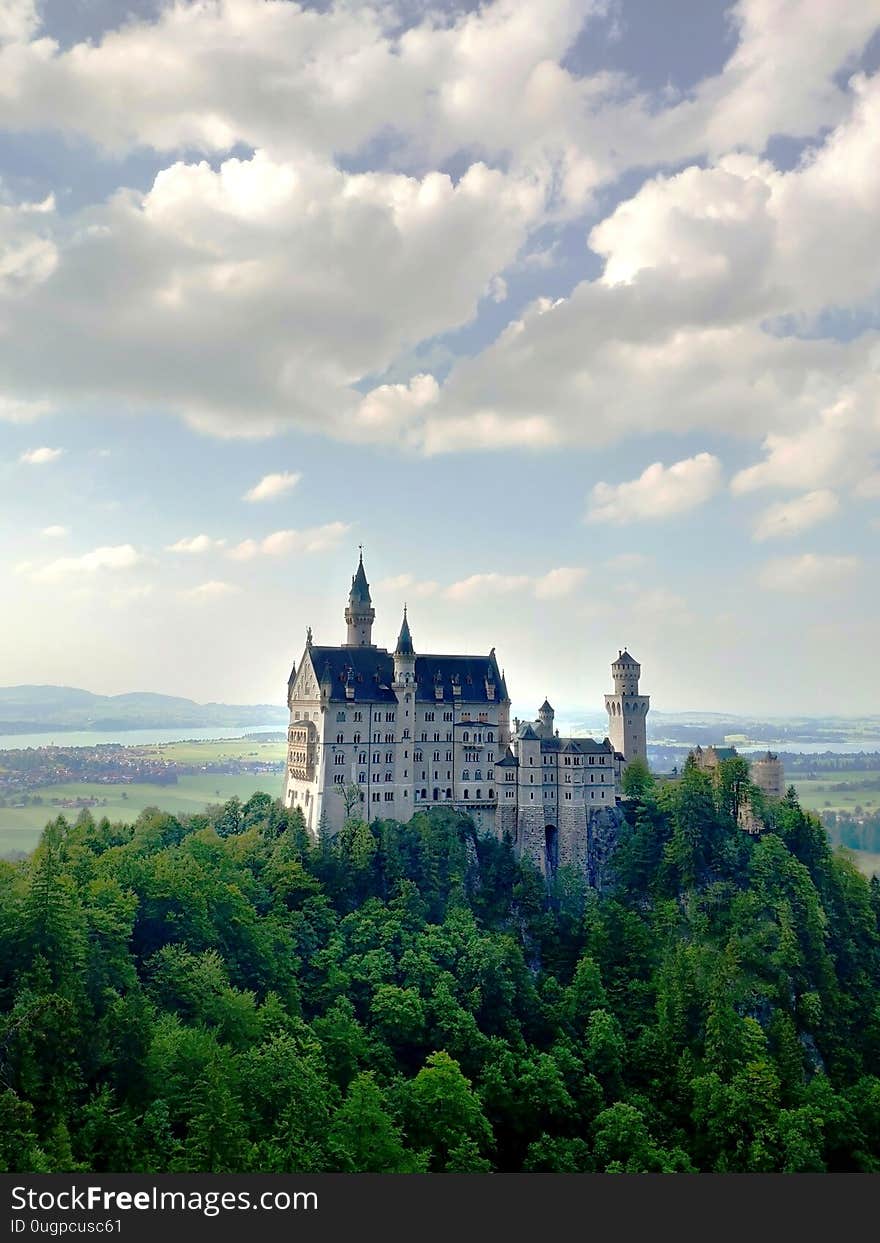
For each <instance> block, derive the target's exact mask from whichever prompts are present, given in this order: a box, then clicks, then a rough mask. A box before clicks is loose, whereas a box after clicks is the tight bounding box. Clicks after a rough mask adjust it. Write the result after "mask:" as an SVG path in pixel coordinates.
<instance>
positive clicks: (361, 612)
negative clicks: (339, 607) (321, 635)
mask: <svg viewBox="0 0 880 1243" xmlns="http://www.w3.org/2000/svg"><path fill="white" fill-rule="evenodd" d="M359 551H360V555H359V557H358V565H357V570H356V571H355V573H354V574H353V575H352V579H351V591H350V592H349V594H348V605H347V607H346V610H345V624H346V627H347V635H346V640H345V646H346V647H373V638H372V635H373V622H374V620H375V617H376V610H375V609H374V608H373V601H372V600H371V599H370V584H369V583H368V582H367V575H366V571H365V570H364V549H363V545H362V544H361V545H360V546H359Z"/></svg>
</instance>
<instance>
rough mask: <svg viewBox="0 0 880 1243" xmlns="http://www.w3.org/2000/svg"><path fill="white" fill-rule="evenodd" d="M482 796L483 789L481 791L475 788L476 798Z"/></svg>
mask: <svg viewBox="0 0 880 1243" xmlns="http://www.w3.org/2000/svg"><path fill="white" fill-rule="evenodd" d="M482 797H483V791H482V790H477V798H478V799H481V798H482Z"/></svg>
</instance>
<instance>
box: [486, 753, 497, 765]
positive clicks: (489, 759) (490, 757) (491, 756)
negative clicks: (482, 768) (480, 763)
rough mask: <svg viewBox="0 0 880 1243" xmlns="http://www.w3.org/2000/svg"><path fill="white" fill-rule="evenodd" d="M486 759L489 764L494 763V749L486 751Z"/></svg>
mask: <svg viewBox="0 0 880 1243" xmlns="http://www.w3.org/2000/svg"><path fill="white" fill-rule="evenodd" d="M486 761H487V763H489V764H494V763H495V752H494V751H489V752H488V754H487V755H486Z"/></svg>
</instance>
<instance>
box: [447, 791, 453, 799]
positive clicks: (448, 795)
mask: <svg viewBox="0 0 880 1243" xmlns="http://www.w3.org/2000/svg"><path fill="white" fill-rule="evenodd" d="M446 797H447V798H452V790H447V791H446Z"/></svg>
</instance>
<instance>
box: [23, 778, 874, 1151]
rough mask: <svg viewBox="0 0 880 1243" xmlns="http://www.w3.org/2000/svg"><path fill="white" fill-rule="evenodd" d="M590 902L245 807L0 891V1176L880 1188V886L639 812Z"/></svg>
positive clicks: (653, 801)
mask: <svg viewBox="0 0 880 1243" xmlns="http://www.w3.org/2000/svg"><path fill="white" fill-rule="evenodd" d="M629 793H630V799H629V801H628V802H627V803H626V804H625V824H624V825H623V827H622V831H621V838H620V841H619V844H618V846H617V849H616V853H615V855H614V859H613V864H614V875H613V877H612V879H611V882H610V885H609V887H608V888H607V890H605V891H603V892H602V893H596V892H595V891H592V890H588V889H586V888H585V887H584V886H583V885H582V884H581V883H580V882H579V880H578V878H577V877H575V876H573V875H570V874H565V873H562V872H561V873H560V874H559V875H558V876H557V877H556V879H555V881H554V882H553V884H552V885H551V886H550V887H549V889H548V887H547V886H546V884H545V882H544V879H543V878H542V877H541V876H539V875H538V874H537V873H536V872H534V871H533V870H532V869H531V868H530V867H528V866H527V865H523V864H520V863H518V862H517V861H516V859H515V858H514V856H513V853H512V851H511V849H510V846H509V844H507V843H504V842H498V841H495V840H484V839H478V838H477V837H476V836H475V833H474V829H473V825H472V823H471V822H470V820H469V819H468V818H467V817H465V816H460V815H457V814H455V813H452V812H442V811H440V812H432V813H429V814H420V815H417V816H416V817H415V818H414V819H413V820H412V821H411V822H410V823H408V824H404V825H401V824H397V823H395V822H393V821H378V820H377V821H374V822H373V823H372V824H369V825H368V824H365V823H361V822H358V821H353V822H350V823H349V824H348V825H347V827H346V828H345V829H344V830H343V832H342V833H341V834H340V836H339V838H338V839H337V840H336V841H334V842H324V843H322V844H321V845H317V846H316V845H314V844H312V843H311V841H310V840H309V838H308V836H307V834H306V833H305V831H304V829H303V824H302V819H301V816H300V815H299V813H298V812H294V811H288V810H285V809H283V808H281V807H280V805H279V804H277V803H276V802H273V800H272V799H270V798H269V797H268V796H267V795H264V794H257V795H254V796H253V797H252V798H250V799H249V800H248V802H247V803H246V804H244V805H242V804H241V803H240V802H238V800H236V799H233V800H230V801H229V802H228V803H226V804H225V805H223V806H222V807H217V808H214V809H213V810H211V811H209V812H208V813H206V814H204V815H191V816H173V815H170V814H166V813H160V812H158V811H156V810H155V809H153V810H147V811H145V812H144V813H142V814H141V815H140V816H139V817H138V819H137V820H136V821H135V822H134V823H133V824H130V825H124V824H110V823H109V822H108V821H106V820H102V821H97V822H96V821H95V820H94V819H92V817H91V816H90V815H88V814H84V815H83V816H81V818H80V819H79V821H78V822H77V824H76V825H75V826H72V827H71V826H70V825H69V824H68V823H66V822H65V821H64V820H57V821H55V822H53V823H52V824H51V825H49V826H48V828H47V829H46V831H45V833H44V835H43V839H42V842H41V844H40V846H39V848H38V849H37V851H36V852H35V853H34V855H33V856H32V857H31V858H30V859H28V860H26V861H24V862H22V863H18V864H15V865H11V864H6V865H3V864H0V1048H2V1049H3V1063H4V1073H3V1091H2V1093H0V1168H3V1163H5V1165H6V1167H7V1168H10V1169H16V1170H44V1171H50V1170H71V1169H91V1170H96V1171H107V1170H111V1171H112V1170H133V1171H145V1172H148V1171H165V1170H174V1171H218V1172H220V1171H266V1172H272V1171H306V1172H308V1171H317V1170H354V1171H389V1172H406V1171H415V1170H429V1171H436V1172H442V1171H474V1172H478V1171H485V1172H488V1171H490V1170H499V1171H516V1170H533V1171H585V1170H598V1171H607V1172H617V1171H630V1172H650V1171H658V1172H676V1171H694V1170H696V1171H700V1170H706V1171H712V1170H715V1171H769V1170H780V1171H789V1172H800V1171H804V1172H806V1171H826V1170H829V1171H832V1170H833V1171H871V1170H873V1171H877V1170H880V884H878V883H876V882H871V883H869V882H868V881H866V880H865V879H864V878H863V877H862V876H860V875H859V874H858V872H857V871H856V870H855V868H853V867H852V865H851V864H850V862H849V861H848V859H847V858H846V857H845V856H843V855H841V854H839V853H834V852H832V850H831V848H830V846H829V844H828V841H827V839H826V836H825V834H824V832H823V831H822V829H821V827H820V826H819V824H818V823H817V821H816V820H815V819H813V818H812V817H811V816H810V815H809V814H807V813H805V812H803V811H802V810H801V808H800V807H799V806H798V804H797V802H796V800H794V799H793V798H791V797H789V798H788V799H786V800H785V801H784V802H783V803H782V804H777V805H775V806H774V808H773V809H772V810H771V812H770V813H769V815H768V821H767V827H766V829H765V831H764V832H763V833H762V834H761V835H760V836H757V837H753V836H751V835H749V834H747V833H744V832H743V831H742V830H741V829H739V828H738V827H737V826H736V822H735V816H734V814H733V810H732V808H731V805H730V797H731V790H725V789H724V788H723V787H720V786H719V787H717V788H713V786H712V785H711V784H710V782H709V780H708V779H707V778H706V776H705V775H704V774H701V773H699V772H698V771H696V770H695V769H693V768H692V767H691V768H688V769H687V770H686V771H685V773H684V775H683V776H682V778H681V780H680V781H678V782H668V783H663V784H662V785H659V786H655V785H654V784H653V783H652V782H651V781H650V778H644V779H642V780H640V781H639V783H637V785H633V786H632V787H631V788H630V791H629Z"/></svg>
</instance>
